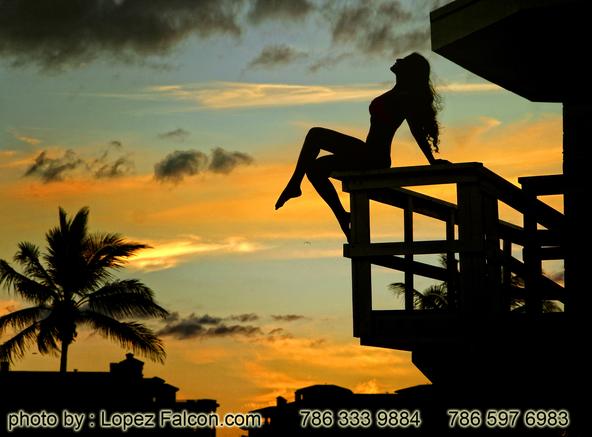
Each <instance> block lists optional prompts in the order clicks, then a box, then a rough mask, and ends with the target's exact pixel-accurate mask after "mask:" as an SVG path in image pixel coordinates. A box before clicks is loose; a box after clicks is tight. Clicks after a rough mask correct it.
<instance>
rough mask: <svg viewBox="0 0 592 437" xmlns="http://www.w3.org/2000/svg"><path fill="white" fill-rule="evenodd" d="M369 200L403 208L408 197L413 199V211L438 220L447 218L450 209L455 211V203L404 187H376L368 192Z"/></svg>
mask: <svg viewBox="0 0 592 437" xmlns="http://www.w3.org/2000/svg"><path fill="white" fill-rule="evenodd" d="M368 196H369V197H370V199H371V200H374V201H376V202H380V203H385V204H387V205H391V206H395V207H397V208H405V205H406V203H407V199H408V198H412V199H413V212H415V213H417V214H422V215H425V216H427V217H432V218H435V219H438V220H447V219H448V217H449V216H450V211H453V212H454V213H456V205H455V204H453V203H449V202H445V201H443V200H440V199H437V198H435V197H431V196H427V195H425V194H421V193H417V192H415V191H411V190H407V189H405V188H382V189H381V188H376V189H373V190H370V191H369V192H368Z"/></svg>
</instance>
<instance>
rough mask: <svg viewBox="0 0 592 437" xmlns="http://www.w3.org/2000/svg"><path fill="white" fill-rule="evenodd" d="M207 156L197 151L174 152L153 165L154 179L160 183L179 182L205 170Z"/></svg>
mask: <svg viewBox="0 0 592 437" xmlns="http://www.w3.org/2000/svg"><path fill="white" fill-rule="evenodd" d="M207 163H208V156H207V155H206V154H205V153H203V152H200V151H198V150H175V151H174V152H172V153H169V154H168V155H167V156H165V157H164V159H163V160H162V161H159V162H157V163H156V164H155V165H154V178H155V179H156V180H158V181H162V182H174V183H179V182H181V181H182V180H183V179H184V178H185V177H186V176H193V175H196V174H199V173H200V172H202V171H204V170H205V169H206V168H207Z"/></svg>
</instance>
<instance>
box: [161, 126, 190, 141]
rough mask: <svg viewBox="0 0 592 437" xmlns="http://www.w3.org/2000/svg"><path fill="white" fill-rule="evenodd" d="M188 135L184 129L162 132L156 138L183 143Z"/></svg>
mask: <svg viewBox="0 0 592 437" xmlns="http://www.w3.org/2000/svg"><path fill="white" fill-rule="evenodd" d="M189 135H190V133H189V132H187V131H186V130H185V129H181V128H177V129H175V130H172V131H169V132H164V133H162V134H159V135H158V138H160V139H162V140H173V141H180V142H183V141H185V140H186V139H187V137H188V136H189Z"/></svg>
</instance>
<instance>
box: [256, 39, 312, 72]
mask: <svg viewBox="0 0 592 437" xmlns="http://www.w3.org/2000/svg"><path fill="white" fill-rule="evenodd" d="M303 57H306V53H304V52H301V51H298V50H296V49H294V48H293V47H290V46H288V45H286V44H274V45H269V46H266V47H264V48H263V49H262V50H261V52H260V53H259V55H257V56H256V57H255V58H254V59H253V60H252V61H251V62H249V65H248V66H249V67H251V68H274V67H279V66H282V65H287V64H290V63H292V62H294V61H296V60H297V59H301V58H303Z"/></svg>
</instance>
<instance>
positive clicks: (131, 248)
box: [87, 233, 150, 269]
mask: <svg viewBox="0 0 592 437" xmlns="http://www.w3.org/2000/svg"><path fill="white" fill-rule="evenodd" d="M148 248H150V246H148V245H147V244H142V243H136V242H134V241H127V240H125V239H124V238H123V237H122V236H121V235H119V234H101V233H95V234H91V235H89V237H88V242H87V249H88V252H89V253H88V264H89V266H90V267H91V268H93V269H107V268H114V269H118V268H120V267H122V266H123V265H124V264H125V263H126V262H127V258H129V257H131V256H133V255H135V253H136V252H137V251H138V250H141V249H148Z"/></svg>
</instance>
